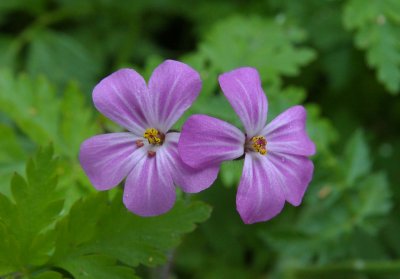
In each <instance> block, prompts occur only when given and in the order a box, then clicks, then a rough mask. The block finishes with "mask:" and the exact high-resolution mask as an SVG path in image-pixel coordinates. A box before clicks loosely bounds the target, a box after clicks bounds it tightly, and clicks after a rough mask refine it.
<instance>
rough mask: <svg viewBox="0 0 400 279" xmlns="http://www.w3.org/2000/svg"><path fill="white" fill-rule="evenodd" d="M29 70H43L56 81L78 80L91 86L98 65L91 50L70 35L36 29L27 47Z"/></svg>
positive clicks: (35, 72)
mask: <svg viewBox="0 0 400 279" xmlns="http://www.w3.org/2000/svg"><path fill="white" fill-rule="evenodd" d="M27 68H28V71H29V73H30V74H32V75H37V74H38V73H39V74H45V75H46V76H48V77H49V78H50V80H52V81H55V82H56V83H57V84H61V85H65V84H66V83H67V82H68V81H70V80H77V81H79V82H80V84H82V85H83V86H84V88H85V90H90V87H91V86H92V84H93V83H94V78H95V76H96V75H97V73H98V69H99V65H98V64H97V62H96V60H95V59H94V58H93V57H92V54H91V52H90V51H89V50H87V49H86V48H85V47H84V46H82V45H81V44H80V43H79V42H78V41H76V40H75V39H74V38H73V37H70V36H68V35H65V34H62V33H55V32H50V31H41V32H38V33H37V34H36V35H35V37H34V39H33V41H32V43H31V45H30V48H29V53H28V60H27Z"/></svg>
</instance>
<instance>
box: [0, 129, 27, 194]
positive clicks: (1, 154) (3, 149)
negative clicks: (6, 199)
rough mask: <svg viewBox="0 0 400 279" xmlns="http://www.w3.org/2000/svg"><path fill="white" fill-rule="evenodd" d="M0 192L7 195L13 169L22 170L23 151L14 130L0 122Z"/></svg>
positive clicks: (23, 161) (24, 156)
mask: <svg viewBox="0 0 400 279" xmlns="http://www.w3.org/2000/svg"><path fill="white" fill-rule="evenodd" d="M0 135H1V136H0V178H1V179H0V192H2V193H3V194H5V195H6V196H9V194H10V193H9V192H8V189H9V187H8V186H9V184H10V183H9V182H10V179H11V177H12V173H13V172H14V171H23V167H24V163H25V158H26V155H25V152H24V150H23V148H22V146H21V143H20V142H19V139H18V138H17V136H16V135H15V133H14V130H13V129H12V128H11V127H9V126H7V125H3V124H0Z"/></svg>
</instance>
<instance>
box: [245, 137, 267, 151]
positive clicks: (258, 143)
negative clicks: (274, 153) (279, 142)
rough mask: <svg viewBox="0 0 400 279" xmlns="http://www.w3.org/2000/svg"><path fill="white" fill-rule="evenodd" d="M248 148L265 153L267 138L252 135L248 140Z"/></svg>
mask: <svg viewBox="0 0 400 279" xmlns="http://www.w3.org/2000/svg"><path fill="white" fill-rule="evenodd" d="M249 145H251V146H249V147H250V148H249V149H250V150H252V151H255V152H258V153H260V154H261V155H265V154H267V140H266V139H265V137H264V136H254V137H252V138H251V139H250V142H249Z"/></svg>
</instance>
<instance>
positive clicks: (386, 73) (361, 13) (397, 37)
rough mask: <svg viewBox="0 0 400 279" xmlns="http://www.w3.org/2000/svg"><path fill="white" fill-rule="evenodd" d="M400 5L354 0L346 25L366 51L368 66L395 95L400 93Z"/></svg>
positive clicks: (349, 4) (385, 0)
mask: <svg viewBox="0 0 400 279" xmlns="http://www.w3.org/2000/svg"><path fill="white" fill-rule="evenodd" d="M399 15H400V3H399V1H397V0H371V1H368V4H367V3H366V2H365V1H363V0H350V1H348V2H347V4H346V6H345V12H344V23H345V26H346V27H347V28H348V29H349V30H354V31H356V36H355V44H356V45H357V47H359V48H361V49H364V50H366V52H367V62H368V64H369V65H370V66H371V67H373V68H376V69H377V75H378V79H379V80H380V81H381V82H382V83H383V84H384V85H385V87H386V88H387V90H388V91H389V92H391V93H398V92H399V90H400V16H399Z"/></svg>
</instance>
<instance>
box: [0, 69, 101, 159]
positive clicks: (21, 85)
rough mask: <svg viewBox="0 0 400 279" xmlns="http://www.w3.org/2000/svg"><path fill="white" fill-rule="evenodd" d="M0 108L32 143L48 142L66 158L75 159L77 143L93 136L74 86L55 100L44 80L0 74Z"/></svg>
mask: <svg viewBox="0 0 400 279" xmlns="http://www.w3.org/2000/svg"><path fill="white" fill-rule="evenodd" d="M0 109H1V110H2V112H3V113H4V114H5V115H6V116H8V117H9V118H10V119H11V120H12V121H15V123H16V124H17V125H18V127H19V128H20V129H21V130H22V131H23V132H24V133H25V134H26V135H27V136H28V137H29V138H30V139H31V140H32V141H33V142H35V143H36V144H38V145H45V144H48V143H49V142H50V141H51V142H53V144H54V147H55V150H56V151H57V152H61V153H62V155H65V156H68V157H73V158H75V156H76V154H77V152H78V150H79V144H80V142H81V141H83V140H84V139H85V138H87V137H89V136H90V135H93V134H94V133H96V128H95V126H94V123H93V119H92V113H91V110H90V109H89V108H88V107H87V105H85V102H84V96H83V94H82V93H81V92H80V91H79V89H78V87H77V86H76V85H75V84H73V83H72V84H70V85H69V86H68V87H67V89H66V90H65V92H64V94H63V97H62V98H58V97H57V92H56V89H55V87H53V86H52V85H51V84H50V83H49V82H48V81H47V80H46V79H45V78H44V77H39V78H37V79H31V78H29V77H28V76H26V75H19V76H18V77H14V76H13V74H11V73H10V72H9V71H1V72H0ZM77 111H79V113H76V112H77Z"/></svg>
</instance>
